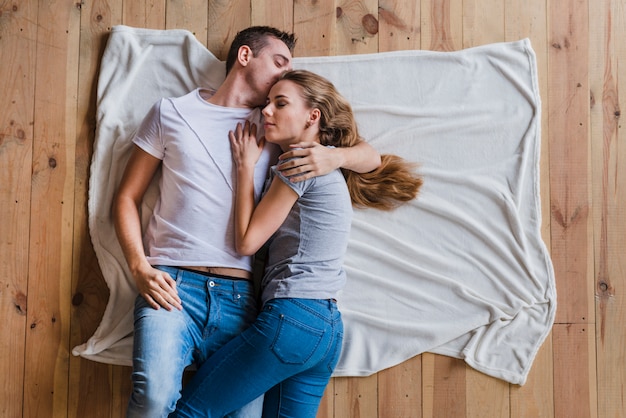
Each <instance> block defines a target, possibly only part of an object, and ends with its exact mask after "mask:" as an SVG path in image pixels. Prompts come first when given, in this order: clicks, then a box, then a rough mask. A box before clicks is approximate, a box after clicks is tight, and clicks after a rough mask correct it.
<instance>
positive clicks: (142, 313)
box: [127, 266, 263, 418]
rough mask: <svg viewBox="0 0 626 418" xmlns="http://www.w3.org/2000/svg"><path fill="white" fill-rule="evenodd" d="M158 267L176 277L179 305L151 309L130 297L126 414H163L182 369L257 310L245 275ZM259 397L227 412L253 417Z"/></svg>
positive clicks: (242, 326) (237, 330)
mask: <svg viewBox="0 0 626 418" xmlns="http://www.w3.org/2000/svg"><path fill="white" fill-rule="evenodd" d="M158 268H159V269H161V270H163V271H166V272H168V273H169V274H170V276H172V278H173V279H174V280H176V283H177V287H176V288H177V290H178V294H179V296H180V298H181V299H182V304H183V309H182V311H179V310H177V309H173V310H171V311H167V310H165V309H163V308H160V309H158V310H157V309H153V308H151V307H150V306H149V305H148V304H147V303H146V301H145V300H144V298H143V297H141V296H138V297H137V300H136V301H135V334H134V347H133V373H132V381H133V392H132V394H131V397H130V401H129V405H128V412H127V417H129V418H130V417H133V418H134V417H151V418H152V417H167V416H168V415H169V414H170V413H171V412H172V411H174V408H175V406H176V402H177V400H178V399H179V398H180V392H181V388H182V381H181V379H182V376H183V371H184V369H185V368H186V367H187V366H189V365H190V364H192V363H194V362H195V363H196V364H197V366H198V367H200V366H201V365H202V363H203V362H204V361H205V360H206V359H207V358H208V357H209V356H211V355H212V354H213V353H214V352H215V351H217V350H218V349H219V348H220V347H222V346H223V345H224V344H226V343H227V342H228V341H230V340H231V339H232V338H233V337H235V336H237V335H240V334H241V332H242V331H243V330H244V329H246V328H248V327H249V326H250V324H251V323H252V322H253V321H254V320H255V318H256V316H257V313H258V311H257V303H256V299H255V296H254V289H253V284H252V282H251V281H248V280H231V279H227V278H222V277H220V276H206V275H203V274H199V273H194V272H190V271H187V270H182V269H178V268H174V267H161V266H159V267H158ZM250 401H253V399H250ZM262 402H263V400H262V398H261V399H257V400H256V401H254V402H252V403H251V404H249V405H246V407H244V408H242V409H241V410H239V411H237V413H234V414H232V415H231V416H233V417H250V418H252V417H254V418H258V417H259V416H260V415H261V408H262ZM233 409H234V408H233ZM229 412H230V411H229Z"/></svg>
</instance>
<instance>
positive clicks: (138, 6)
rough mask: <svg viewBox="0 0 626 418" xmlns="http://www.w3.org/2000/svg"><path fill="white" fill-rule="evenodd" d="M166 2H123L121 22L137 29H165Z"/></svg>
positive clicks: (161, 0) (147, 0)
mask: <svg viewBox="0 0 626 418" xmlns="http://www.w3.org/2000/svg"><path fill="white" fill-rule="evenodd" d="M165 7H166V0H132V1H125V2H124V6H123V14H122V21H123V22H124V24H125V25H128V26H133V27H137V28H150V29H165Z"/></svg>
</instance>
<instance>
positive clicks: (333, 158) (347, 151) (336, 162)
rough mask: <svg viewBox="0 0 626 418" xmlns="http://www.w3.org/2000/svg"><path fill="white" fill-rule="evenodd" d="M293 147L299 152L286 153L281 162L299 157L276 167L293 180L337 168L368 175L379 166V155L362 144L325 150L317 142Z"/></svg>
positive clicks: (326, 148) (365, 144)
mask: <svg viewBox="0 0 626 418" xmlns="http://www.w3.org/2000/svg"><path fill="white" fill-rule="evenodd" d="M292 147H297V148H299V149H294V150H291V151H287V152H286V153H284V154H282V155H281V156H280V159H281V160H287V159H289V158H293V157H300V158H294V159H291V160H289V161H287V162H285V163H282V164H280V165H279V167H278V168H279V169H280V170H281V171H282V173H283V174H284V175H285V176H287V177H289V178H290V179H291V180H292V181H302V180H306V179H309V178H312V177H317V176H321V175H324V174H328V173H330V172H331V171H333V170H335V169H337V168H345V169H347V170H352V171H355V172H357V173H367V172H370V171H372V170H374V169H376V168H378V166H380V154H379V153H378V151H376V150H375V149H374V147H372V146H371V145H370V144H368V143H367V142H365V141H361V142H359V143H358V144H357V145H355V146H353V147H338V148H328V147H325V146H323V145H320V144H319V143H316V142H304V143H300V144H296V145H292Z"/></svg>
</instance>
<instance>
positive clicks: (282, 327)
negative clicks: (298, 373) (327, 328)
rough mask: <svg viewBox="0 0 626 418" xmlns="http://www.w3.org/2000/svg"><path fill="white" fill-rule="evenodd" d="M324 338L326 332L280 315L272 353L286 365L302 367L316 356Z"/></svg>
mask: <svg viewBox="0 0 626 418" xmlns="http://www.w3.org/2000/svg"><path fill="white" fill-rule="evenodd" d="M323 337H324V330H320V329H317V328H313V327H311V326H309V325H306V324H303V323H302V322H299V321H297V320H295V319H293V318H289V317H287V316H285V315H280V318H279V324H278V328H277V330H276V337H275V339H274V342H273V343H272V352H273V353H274V355H275V356H276V357H277V358H278V359H279V360H280V361H282V362H283V363H285V364H293V365H302V364H305V363H306V362H307V361H309V360H310V359H311V357H312V356H313V355H314V354H315V351H316V350H317V348H318V347H319V345H320V343H321V341H322V338H323Z"/></svg>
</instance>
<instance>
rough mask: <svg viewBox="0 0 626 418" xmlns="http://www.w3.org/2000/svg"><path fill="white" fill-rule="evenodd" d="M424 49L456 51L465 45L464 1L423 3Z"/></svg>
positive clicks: (435, 0)
mask: <svg viewBox="0 0 626 418" xmlns="http://www.w3.org/2000/svg"><path fill="white" fill-rule="evenodd" d="M421 7H422V8H421V13H420V16H421V19H422V23H421V28H422V32H421V33H422V49H428V50H431V51H455V50H457V49H461V48H462V45H463V33H462V32H463V17H462V16H463V1H462V0H422V1H421Z"/></svg>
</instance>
